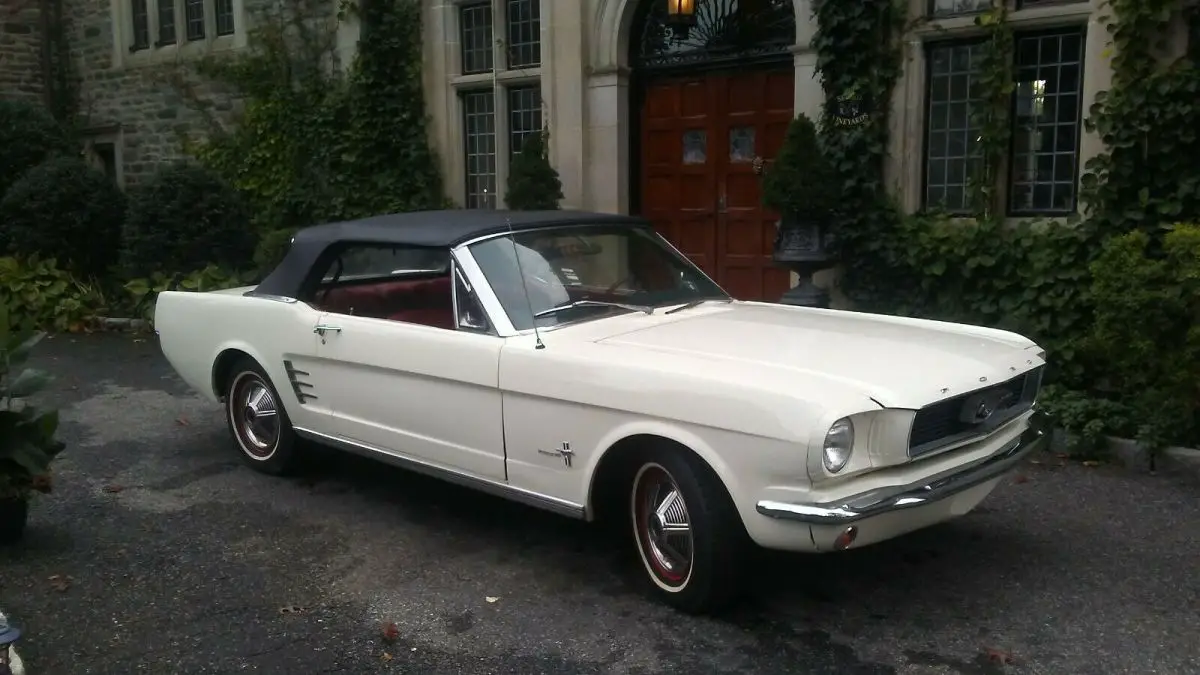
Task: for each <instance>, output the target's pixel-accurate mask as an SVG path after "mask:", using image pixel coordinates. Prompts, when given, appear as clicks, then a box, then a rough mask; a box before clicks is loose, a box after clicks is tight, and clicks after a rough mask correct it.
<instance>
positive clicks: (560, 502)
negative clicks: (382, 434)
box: [293, 427, 586, 520]
mask: <svg viewBox="0 0 1200 675" xmlns="http://www.w3.org/2000/svg"><path fill="white" fill-rule="evenodd" d="M293 430H294V431H295V432H296V434H297V435H298V436H300V437H302V438H305V439H307V440H309V441H312V442H314V443H320V444H322V445H328V446H331V447H334V448H337V449H338V450H344V451H345V452H351V453H354V454H356V455H360V456H362V457H367V458H369V459H376V460H380V461H383V462H385V463H387V464H391V465H392V466H396V467H399V468H401V469H406V470H408V471H414V472H416V473H421V474H425V475H426V476H432V477H433V478H438V479H440V480H444V481H446V482H449V483H454V484H456V485H461V486H463V487H467V488H471V489H473V490H478V491H480V492H485V493H487V494H490V495H492V496H494V497H502V498H504V499H509V500H511V501H514V502H518V503H521V504H525V505H526V506H532V507H534V508H538V509H543V510H546V511H550V512H552V513H557V514H558V515H561V516H566V517H568V518H575V519H578V520H584V518H585V516H586V514H585V510H584V508H583V505H581V504H576V503H575V502H570V501H567V500H565V499H559V498H558V497H551V496H550V495H544V494H541V493H540V492H533V491H532V490H526V489H524V488H519V487H516V486H513V485H508V484H506V483H500V482H498V481H494V480H488V479H486V478H476V477H475V476H468V475H466V474H462V473H459V472H457V471H452V470H450V469H443V468H442V467H440V466H434V465H432V464H429V463H428V462H423V461H421V460H419V459H414V458H411V457H398V456H396V455H393V454H391V453H390V452H386V451H384V450H382V449H380V448H377V447H374V446H371V445H368V444H366V443H361V442H359V441H352V440H350V439H348V438H339V437H337V436H330V435H329V434H323V433H321V432H319V431H313V430H311V429H304V428H302V427H293Z"/></svg>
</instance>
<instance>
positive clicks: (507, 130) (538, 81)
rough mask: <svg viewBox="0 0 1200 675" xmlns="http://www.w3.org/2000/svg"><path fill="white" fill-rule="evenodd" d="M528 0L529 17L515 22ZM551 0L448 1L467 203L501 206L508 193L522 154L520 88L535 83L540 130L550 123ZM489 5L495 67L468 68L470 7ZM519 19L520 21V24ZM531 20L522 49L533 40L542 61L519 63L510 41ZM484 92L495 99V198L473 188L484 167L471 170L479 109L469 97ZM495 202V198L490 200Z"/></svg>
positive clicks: (523, 133) (462, 192) (524, 131)
mask: <svg viewBox="0 0 1200 675" xmlns="http://www.w3.org/2000/svg"><path fill="white" fill-rule="evenodd" d="M525 1H528V2H530V3H532V5H531V9H530V11H529V17H530V18H529V19H522V20H521V21H520V22H514V21H513V17H514V16H515V14H517V13H518V12H514V11H513V9H514V6H515V4H516V3H518V2H525ZM545 1H546V0H462V1H461V2H456V3H448V11H449V12H450V14H449V16H448V18H451V20H452V21H453V22H454V23H453V25H454V31H455V34H456V35H457V36H458V42H459V44H457V45H453V46H452V47H450V48H449V49H448V51H449V52H450V53H451V54H452V57H451V60H450V66H451V68H450V69H451V71H452V73H455V74H452V75H450V78H449V79H450V87H451V89H452V90H454V91H455V93H456V96H454V97H453V100H454V105H455V106H457V108H456V109H455V111H454V112H455V114H457V116H458V122H457V123H456V124H455V125H454V127H452V128H455V129H457V130H458V133H457V135H458V136H459V142H458V145H459V151H458V152H457V153H456V154H457V155H458V156H459V157H460V158H461V160H460V161H461V162H462V173H461V178H459V179H458V180H457V182H458V183H459V185H458V187H457V192H458V194H459V195H460V197H461V200H462V201H461V203H462V204H463V206H464V207H465V208H502V207H503V204H504V200H505V197H506V193H507V187H508V174H509V167H510V165H511V161H512V159H513V158H514V157H515V156H516V155H518V154H520V147H516V143H515V141H516V140H517V139H516V138H515V134H514V129H515V128H516V125H514V124H513V119H512V118H513V110H514V108H513V99H514V96H516V94H515V92H518V91H521V90H527V89H529V88H535V89H536V94H535V95H536V99H537V102H538V105H539V106H540V108H539V110H538V112H537V113H536V120H534V121H535V122H537V124H538V125H539V130H544V129H545V128H546V122H547V119H546V118H547V115H546V108H545V87H544V86H543V84H542V66H543V64H544V63H545V57H546V55H545V49H546V43H545V41H544V40H543V39H542V27H543V23H542V21H543V16H542V14H543V13H542V3H543V2H545ZM481 6H487V7H489V8H490V11H489V16H490V19H491V23H490V24H489V26H488V29H487V30H488V34H489V35H491V36H492V40H491V48H492V52H491V68H490V69H488V70H486V71H481V70H479V69H478V68H468V67H467V62H468V60H469V59H468V57H467V50H466V45H467V44H468V40H467V39H466V20H465V19H464V16H466V12H468V11H471V10H472V9H475V8H479V7H481ZM518 23H520V24H521V25H518ZM526 24H532V25H533V26H535V28H534V29H532V37H533V38H534V40H535V42H531V43H521V45H520V46H521V47H522V49H526V48H528V46H529V45H535V46H534V47H533V48H534V49H536V54H537V64H536V65H534V64H532V63H530V64H529V65H514V64H521V63H524V62H523V61H521V60H520V59H514V55H513V53H512V48H511V45H510V43H509V41H510V39H511V38H512V37H513V35H515V34H517V33H519V32H520V31H521V30H525V28H523V27H522V26H525V25H526ZM478 29H479V27H478V26H472V30H478ZM483 92H490V94H491V96H492V104H491V109H492V111H491V118H492V123H491V129H492V133H493V134H494V139H495V141H494V144H493V145H494V147H493V149H492V152H493V153H494V154H493V156H492V171H493V176H494V181H495V183H494V186H493V187H494V190H495V193H494V199H493V200H486V201H483V202H481V201H480V200H479V199H478V194H477V193H476V192H472V187H471V185H472V182H473V181H477V180H478V176H480V175H482V174H480V173H475V172H472V170H471V161H470V159H469V158H470V157H471V155H472V152H471V145H472V139H473V138H474V137H475V136H473V135H472V134H471V133H469V132H468V129H469V124H468V118H469V116H470V115H472V114H476V113H474V112H473V111H472V110H471V109H470V108H469V105H470V104H469V103H468V101H469V99H470V97H472V96H474V95H480V94H482V93H483ZM528 133H532V130H529V129H521V130H520V140H521V141H523V140H524V139H525V137H526V135H527V134H528ZM488 202H490V204H489V203H488Z"/></svg>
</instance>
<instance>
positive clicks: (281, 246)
mask: <svg viewBox="0 0 1200 675" xmlns="http://www.w3.org/2000/svg"><path fill="white" fill-rule="evenodd" d="M295 235H296V230H295V229H294V228H283V229H281V230H271V231H270V232H267V233H266V234H264V235H262V237H260V238H259V240H258V247H257V248H255V249H254V266H255V268H257V269H258V273H259V274H260V275H262V276H266V275H267V274H270V273H271V270H273V269H275V266H276V265H278V264H279V263H280V262H282V261H283V257H284V256H285V255H287V252H288V249H289V248H291V247H292V237H294V236H295Z"/></svg>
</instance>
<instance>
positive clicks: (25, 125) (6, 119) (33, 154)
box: [0, 100, 78, 197]
mask: <svg viewBox="0 0 1200 675" xmlns="http://www.w3.org/2000/svg"><path fill="white" fill-rule="evenodd" d="M77 153H78V147H76V145H75V144H74V142H73V141H72V140H71V136H70V134H69V133H68V132H67V130H66V129H64V128H63V127H62V125H60V124H59V123H58V122H57V121H55V119H54V118H53V117H51V116H50V113H49V112H47V111H46V110H45V109H43V108H42V107H41V106H37V105H33V104H31V103H25V102H24V101H8V100H0V197H3V196H4V193H6V192H8V189H9V188H10V187H12V185H13V183H16V182H17V180H18V179H19V178H20V177H21V176H22V174H24V173H25V172H26V171H28V170H29V169H32V168H33V167H35V166H37V165H38V164H40V163H41V162H43V161H44V160H45V159H46V158H47V157H49V156H50V155H55V154H66V155H69V154H77Z"/></svg>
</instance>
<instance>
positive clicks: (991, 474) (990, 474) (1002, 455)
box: [757, 428, 1046, 525]
mask: <svg viewBox="0 0 1200 675" xmlns="http://www.w3.org/2000/svg"><path fill="white" fill-rule="evenodd" d="M1045 443H1046V437H1045V434H1044V433H1043V432H1042V431H1041V430H1040V429H1033V428H1030V429H1027V430H1026V431H1025V432H1024V433H1023V434H1022V435H1021V437H1020V438H1017V439H1014V440H1013V441H1011V442H1009V444H1008V445H1007V446H1005V447H1004V448H1002V449H1001V450H1000V451H999V452H996V453H994V454H992V455H990V456H988V457H985V458H983V459H981V460H978V461H976V462H974V463H972V464H968V465H966V466H963V467H958V468H956V469H954V470H952V471H950V472H948V473H945V474H942V475H940V476H936V477H934V478H932V479H925V480H922V481H919V482H917V483H912V484H909V485H901V486H896V487H891V488H883V489H880V490H873V491H871V492H866V493H863V494H860V495H855V496H853V497H851V498H849V499H845V500H839V501H837V502H827V503H823V504H805V503H798V502H777V501H770V500H764V501H760V502H758V505H757V510H758V512H759V513H760V514H762V515H764V516H767V517H769V518H779V519H781V520H791V521H797V522H801V523H808V524H809V525H846V524H849V523H853V522H856V521H859V520H865V519H867V518H871V517H873V516H878V515H882V514H884V513H892V512H895V511H900V510H903V509H911V508H916V507H919V506H925V505H927V504H931V503H933V502H936V501H939V500H942V499H945V498H947V497H950V496H952V495H955V494H958V493H960V492H963V491H964V490H968V489H970V488H973V487H975V486H977V485H980V484H982V483H986V482H987V481H989V480H992V479H994V478H999V477H1000V476H1003V475H1004V474H1005V473H1008V472H1009V471H1010V470H1012V469H1014V468H1015V467H1016V465H1017V463H1018V462H1020V461H1021V460H1022V459H1024V458H1025V457H1026V456H1027V455H1028V454H1029V453H1031V452H1033V451H1034V450H1037V449H1039V448H1042V447H1043V446H1044V445H1045Z"/></svg>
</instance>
